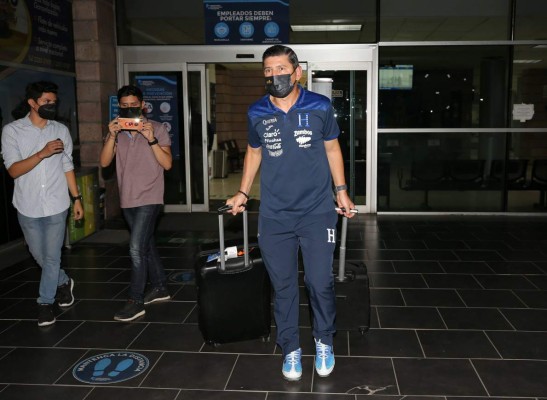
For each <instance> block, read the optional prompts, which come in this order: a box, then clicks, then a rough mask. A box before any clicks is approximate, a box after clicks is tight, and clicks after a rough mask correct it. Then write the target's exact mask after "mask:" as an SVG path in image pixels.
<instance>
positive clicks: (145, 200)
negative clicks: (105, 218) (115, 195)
mask: <svg viewBox="0 0 547 400" xmlns="http://www.w3.org/2000/svg"><path fill="white" fill-rule="evenodd" d="M149 122H152V126H153V127H154V136H155V137H156V139H158V144H159V145H160V146H161V147H168V146H170V145H171V138H170V137H169V133H168V132H167V129H166V128H165V126H163V125H162V124H161V123H159V122H156V121H152V120H149ZM116 171H117V175H118V188H119V191H120V205H121V207H122V208H131V207H140V206H145V205H149V204H163V192H164V187H165V184H164V178H163V171H164V169H163V167H162V166H161V165H160V164H159V163H158V161H157V160H156V156H155V155H154V152H153V150H152V147H150V145H149V144H148V140H147V139H146V138H145V137H144V136H143V135H141V134H140V133H136V134H135V135H132V134H131V133H130V132H129V131H121V132H120V133H119V134H118V144H117V148H116Z"/></svg>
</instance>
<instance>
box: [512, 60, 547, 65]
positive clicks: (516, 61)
mask: <svg viewBox="0 0 547 400" xmlns="http://www.w3.org/2000/svg"><path fill="white" fill-rule="evenodd" d="M538 62H541V60H513V64H536V63H538Z"/></svg>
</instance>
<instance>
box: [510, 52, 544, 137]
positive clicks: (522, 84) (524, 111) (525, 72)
mask: <svg viewBox="0 0 547 400" xmlns="http://www.w3.org/2000/svg"><path fill="white" fill-rule="evenodd" d="M512 85H513V87H512V92H511V95H512V98H511V100H512V101H511V105H512V108H513V110H512V112H513V113H512V115H511V117H512V118H511V120H512V125H511V126H512V127H514V128H545V127H547V46H541V45H539V46H515V51H514V59H513V80H512Z"/></svg>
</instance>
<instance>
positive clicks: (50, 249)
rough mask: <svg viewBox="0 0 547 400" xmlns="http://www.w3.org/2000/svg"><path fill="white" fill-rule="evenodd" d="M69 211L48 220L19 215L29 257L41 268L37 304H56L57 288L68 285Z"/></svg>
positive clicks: (52, 216) (46, 218) (47, 218)
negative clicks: (66, 245)
mask: <svg viewBox="0 0 547 400" xmlns="http://www.w3.org/2000/svg"><path fill="white" fill-rule="evenodd" d="M67 213H68V209H67V210H65V211H63V212H61V213H59V214H55V215H51V216H49V217H41V218H31V217H26V216H24V215H23V214H21V213H17V218H18V219H19V224H20V225H21V229H22V230H23V235H25V241H26V242H27V245H28V248H29V250H30V253H31V254H32V256H33V257H34V259H35V260H36V262H37V263H38V265H40V267H41V268H42V276H41V278H40V289H39V297H38V300H37V301H38V303H40V304H53V303H54V302H55V294H56V293H57V286H61V285H64V284H65V283H67V282H68V276H67V274H66V273H65V271H63V270H62V269H61V250H62V248H63V242H64V240H65V231H66V217H67Z"/></svg>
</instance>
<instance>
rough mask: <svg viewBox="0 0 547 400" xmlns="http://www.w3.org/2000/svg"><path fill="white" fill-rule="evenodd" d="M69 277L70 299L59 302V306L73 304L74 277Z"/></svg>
mask: <svg viewBox="0 0 547 400" xmlns="http://www.w3.org/2000/svg"><path fill="white" fill-rule="evenodd" d="M69 279H70V295H71V296H72V301H71V302H70V303H62V304H61V303H59V307H70V306H71V305H73V304H74V293H73V292H72V291H73V290H74V279H72V278H69Z"/></svg>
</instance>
